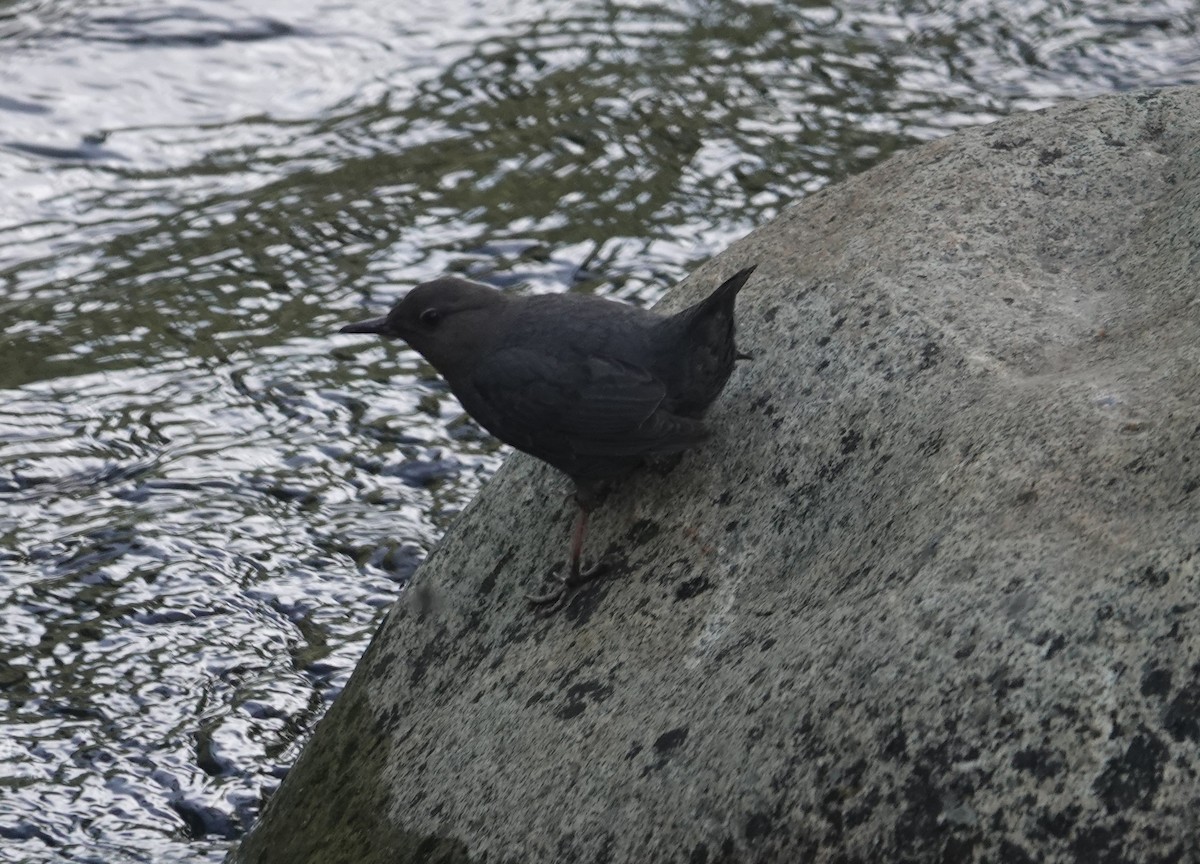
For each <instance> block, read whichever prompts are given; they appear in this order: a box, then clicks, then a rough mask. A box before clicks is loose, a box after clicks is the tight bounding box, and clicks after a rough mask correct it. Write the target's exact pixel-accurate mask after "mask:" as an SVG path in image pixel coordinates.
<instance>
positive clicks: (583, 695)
mask: <svg viewBox="0 0 1200 864" xmlns="http://www.w3.org/2000/svg"><path fill="white" fill-rule="evenodd" d="M611 695H612V688H611V687H609V686H608V685H607V684H602V683H600V682H599V681H581V682H580V683H578V684H573V685H571V686H570V687H568V688H567V704H566V705H564V706H563V707H562V708H560V709H558V711H556V712H554V716H556V717H558V718H559V719H560V720H573V719H575V718H576V717H578V716H579V715H580V714H582V713H583V712H584V711H585V710H586V709H587V704H588V703H589V702H593V703H600V702H603V701H604V700H605V699H607V698H608V697H609V696H611Z"/></svg>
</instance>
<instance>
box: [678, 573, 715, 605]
mask: <svg viewBox="0 0 1200 864" xmlns="http://www.w3.org/2000/svg"><path fill="white" fill-rule="evenodd" d="M711 587H712V585H710V584H709V582H708V580H707V579H705V578H704V577H703V576H697V577H695V578H694V579H688V580H687V581H686V582H680V583H679V584H678V585H677V586H675V599H676V600H691V599H692V598H693V597H695V596H696V595H697V594H703V593H704V592H705V591H707V590H708V589H709V588H711Z"/></svg>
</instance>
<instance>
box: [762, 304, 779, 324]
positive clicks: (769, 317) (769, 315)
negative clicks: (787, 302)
mask: <svg viewBox="0 0 1200 864" xmlns="http://www.w3.org/2000/svg"><path fill="white" fill-rule="evenodd" d="M778 314H779V307H778V306H772V307H771V308H770V309H768V310H767V311H766V312H764V313H763V320H764V321H766V322H767V323H768V324H774V323H775V316H776V315H778Z"/></svg>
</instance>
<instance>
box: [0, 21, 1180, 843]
mask: <svg viewBox="0 0 1200 864" xmlns="http://www.w3.org/2000/svg"><path fill="white" fill-rule="evenodd" d="M1196 26H1197V25H1196V7H1195V4H1194V3H1192V2H1183V0H1164V2H1157V3H1154V2H1150V3H1143V2H1074V3H1068V2H1054V3H1051V2H1005V0H991V2H986V0H978V2H959V0H928V2H912V3H885V2H874V3H872V2H839V3H834V4H832V5H818V4H815V3H812V2H771V3H754V2H747V0H744V2H731V0H693V2H664V3H639V2H636V0H617V2H580V3H574V4H562V3H552V2H548V0H519V2H511V0H506V2H500V0H475V2H467V0H439V2H424V0H421V2H413V0H409V2H406V3H403V4H394V3H385V2H382V0H348V2H345V3H341V4H320V3H316V2H313V0H300V2H292V3H288V4H282V3H270V2H267V0H245V2H231V0H209V2H200V0H197V2H193V3H191V4H149V5H148V4H145V3H134V2H132V0H128V2H98V0H90V2H87V3H84V2H79V0H75V2H55V0H45V2H34V0H25V2H11V0H10V2H4V0H0V82H2V88H0V332H2V334H3V335H2V337H0V606H2V608H3V615H2V616H0V862H6V864H7V862H42V861H47V862H49V861H88V862H91V861H95V862H106V864H107V862H135V861H137V862H141V861H219V860H220V859H221V858H222V856H223V854H224V852H225V850H226V849H227V848H228V846H229V844H230V841H232V840H234V839H236V837H237V836H239V835H240V834H241V833H242V832H243V831H244V830H245V828H246V827H247V825H248V824H249V823H250V822H251V821H252V820H253V818H254V816H255V814H256V812H257V811H258V809H259V807H260V806H261V802H262V801H263V799H264V798H265V796H266V795H268V794H269V793H270V791H271V790H272V789H273V788H274V787H275V786H276V785H277V784H278V782H279V779H280V778H281V777H282V776H283V774H284V773H285V772H286V771H287V768H288V766H289V765H290V763H291V762H292V760H293V759H294V758H295V755H296V753H297V751H298V748H299V747H300V745H301V743H302V742H303V740H304V738H305V736H306V735H307V733H308V732H309V730H310V729H311V728H312V726H313V724H314V723H315V722H316V720H317V719H318V718H319V717H320V716H321V714H322V713H323V711H324V709H325V707H326V706H327V705H328V703H329V701H330V700H331V699H333V698H334V697H335V696H336V694H337V693H338V691H339V689H340V687H341V686H342V684H343V682H344V681H345V679H346V677H347V676H348V674H349V672H350V669H351V668H352V666H353V664H354V661H355V659H356V658H357V656H358V655H359V653H360V652H361V651H362V649H363V648H364V647H365V643H366V640H367V639H368V638H369V636H370V633H371V631H372V628H373V626H374V625H375V623H376V622H377V620H378V618H379V616H380V615H381V614H382V612H383V610H384V609H385V608H386V606H387V605H388V604H389V603H390V602H391V601H392V600H394V599H395V597H396V596H397V593H398V592H399V591H400V590H401V588H402V587H403V585H404V584H405V582H406V580H407V579H408V577H409V576H410V574H411V573H412V571H413V569H414V568H415V567H416V565H417V564H418V563H419V562H420V560H421V559H422V558H423V557H424V555H425V554H426V552H427V551H428V550H429V549H430V547H431V546H432V544H434V543H435V542H436V541H437V538H438V537H439V536H440V534H441V532H442V531H444V530H445V528H446V526H447V525H448V524H449V521H450V520H451V518H452V517H453V515H454V514H455V513H456V512H457V511H458V510H459V509H460V508H461V507H462V506H463V504H464V503H465V502H466V501H467V500H469V499H470V498H471V496H472V495H473V494H474V493H475V491H476V490H477V489H478V488H479V485H480V484H481V483H482V482H483V481H484V480H486V478H487V477H488V476H489V475H490V474H491V473H492V472H493V471H494V470H495V469H496V467H497V465H498V464H499V460H500V459H501V458H502V455H503V453H502V451H501V450H500V449H499V448H498V447H497V446H496V445H495V444H494V443H493V442H492V441H490V440H489V439H488V438H487V437H486V436H485V435H483V434H481V433H480V432H479V431H478V430H477V429H476V428H475V427H474V426H473V425H471V424H470V423H469V422H463V421H462V419H461V417H460V416H459V410H458V408H457V406H456V405H455V403H454V401H453V400H452V399H451V398H449V397H448V394H447V392H446V390H445V388H444V387H443V386H442V385H441V384H440V383H439V382H438V380H437V379H436V377H435V376H433V375H432V374H431V372H430V370H429V369H428V368H427V367H425V366H424V365H423V364H422V363H421V362H420V361H419V358H417V357H416V356H415V355H413V354H411V353H410V352H407V351H404V350H395V349H393V348H389V347H386V346H384V345H382V344H378V343H376V342H374V341H370V340H363V339H360V338H352V337H346V336H335V335H332V334H333V333H334V331H335V330H336V327H337V326H338V324H339V323H340V322H343V321H346V320H350V319H352V318H354V317H356V316H360V315H361V314H362V313H363V311H364V310H365V309H368V308H369V309H370V310H372V311H376V312H377V311H381V310H382V309H383V308H384V307H385V306H386V305H387V304H388V303H389V302H390V301H391V300H392V299H394V298H395V297H396V296H397V295H398V294H399V293H401V292H402V291H403V290H404V288H405V287H407V286H410V285H412V284H413V283H415V282H417V281H420V280H422V279H425V278H428V277H430V276H432V275H436V274H438V273H441V272H444V271H456V272H462V273H466V274H469V275H472V276H474V277H476V278H480V279H484V280H486V281H490V282H492V283H493V284H496V285H498V286H501V287H506V288H507V287H509V286H523V288H524V289H528V290H533V291H562V290H577V291H595V292H599V293H604V294H608V295H611V296H615V297H619V298H623V299H626V300H629V301H631V302H635V303H642V304H648V303H650V302H652V301H653V300H654V299H655V298H656V297H657V296H658V295H659V293H660V292H661V291H662V289H663V288H664V287H665V286H667V285H669V284H670V283H671V282H673V281H675V280H676V279H677V278H679V277H680V276H682V275H683V274H684V273H686V272H687V271H688V269H689V268H690V267H692V266H693V265H695V264H696V263H697V262H699V261H702V260H704V259H705V258H707V257H709V256H711V255H712V254H714V253H716V252H718V251H720V250H721V249H723V248H724V247H725V246H726V245H728V243H729V242H730V241H731V240H733V239H734V238H736V237H739V236H741V235H743V234H744V233H746V232H747V231H749V230H750V229H751V228H753V227H754V226H755V225H758V224H761V223H762V222H764V221H765V220H767V219H768V218H770V217H771V216H772V215H774V214H775V213H777V212H778V211H779V210H780V208H782V207H784V206H786V205H787V204H789V203H791V202H793V201H795V200H797V199H799V198H802V197H803V196H804V195H805V194H806V193H808V192H811V191H814V190H816V189H818V188H820V187H821V186H824V185H825V184H827V183H829V182H831V181H833V180H836V179H838V178H840V177H843V176H846V175H848V174H852V173H855V172H858V171H861V170H862V169H864V168H866V167H868V166H870V165H871V164H873V163H875V162H877V161H879V160H880V159H882V158H885V157H886V156H888V155H889V154H891V153H893V152H895V151H896V150H898V149H902V148H904V147H908V146H910V145H912V144H914V143H916V142H919V141H922V140H928V139H931V138H934V137H937V136H939V135H943V134H945V133H947V132H950V131H952V130H953V129H955V128H957V127H960V126H965V125H972V124H978V123H985V122H988V121H991V120H994V119H996V118H998V117H1000V116H1002V115H1004V114H1007V113H1010V112H1012V111H1014V110H1024V109H1030V108H1037V107H1041V106H1044V105H1048V104H1051V103H1053V102H1055V101H1058V100H1061V99H1064V98H1074V97H1084V96H1090V95H1094V94H1098V93H1103V92H1111V91H1114V90H1124V89H1131V88H1136V87H1143V86H1152V85H1164V84H1173V83H1186V82H1196V81H1198V80H1200V37H1198V34H1197V29H1196Z"/></svg>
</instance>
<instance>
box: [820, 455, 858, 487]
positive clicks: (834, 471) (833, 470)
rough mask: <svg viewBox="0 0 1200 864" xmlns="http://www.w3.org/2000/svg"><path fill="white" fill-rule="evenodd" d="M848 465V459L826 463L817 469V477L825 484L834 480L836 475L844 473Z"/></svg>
mask: <svg viewBox="0 0 1200 864" xmlns="http://www.w3.org/2000/svg"><path fill="white" fill-rule="evenodd" d="M849 464H850V460H849V459H840V460H838V461H837V462H826V463H825V464H824V465H822V466H821V467H820V468H818V469H817V477H819V478H820V479H821V480H824V481H826V482H828V481H831V480H836V479H837V478H838V475H839V474H841V473H842V472H843V471H845V470H846V466H847V465H849Z"/></svg>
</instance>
